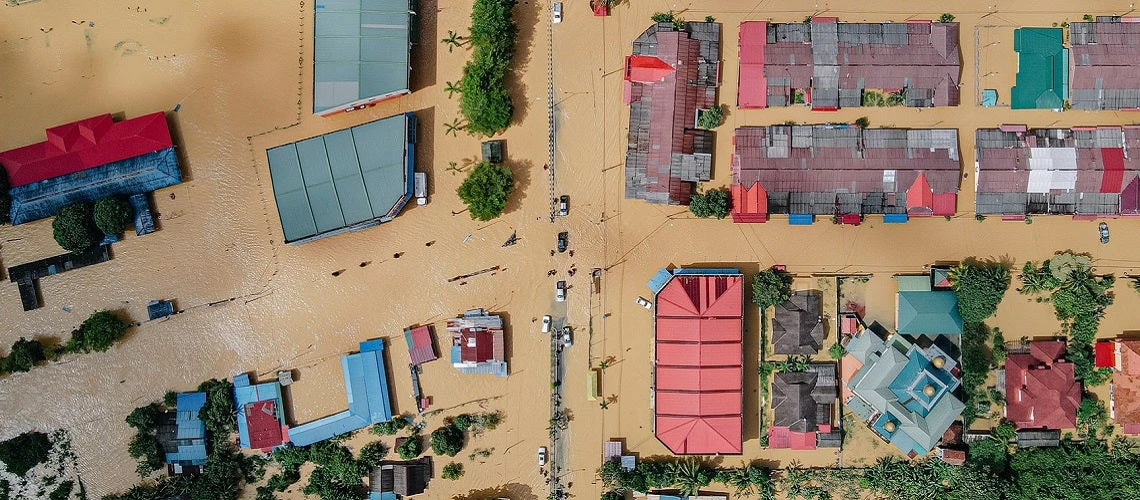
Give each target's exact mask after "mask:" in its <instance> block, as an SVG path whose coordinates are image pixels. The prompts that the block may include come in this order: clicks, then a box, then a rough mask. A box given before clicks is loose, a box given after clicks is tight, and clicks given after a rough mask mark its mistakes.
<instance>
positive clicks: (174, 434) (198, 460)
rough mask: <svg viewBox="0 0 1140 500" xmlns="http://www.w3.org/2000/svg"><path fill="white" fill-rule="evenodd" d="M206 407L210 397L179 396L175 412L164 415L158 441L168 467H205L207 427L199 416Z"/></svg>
mask: <svg viewBox="0 0 1140 500" xmlns="http://www.w3.org/2000/svg"><path fill="white" fill-rule="evenodd" d="M205 405H206V393H204V392H183V393H179V394H178V397H177V399H176V403H175V412H174V413H173V414H171V413H165V414H163V421H162V422H160V424H159V431H158V438H159V442H160V444H161V445H162V450H163V451H164V452H165V456H166V460H165V461H166V463H168V464H172V465H180V466H187V465H193V466H197V465H203V464H205V463H206V424H205V423H204V422H202V420H201V419H199V418H198V412H199V411H200V410H201V409H202V407H203V406H205Z"/></svg>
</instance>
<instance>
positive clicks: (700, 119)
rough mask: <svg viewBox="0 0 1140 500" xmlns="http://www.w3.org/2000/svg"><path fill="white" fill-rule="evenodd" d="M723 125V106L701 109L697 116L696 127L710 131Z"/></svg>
mask: <svg viewBox="0 0 1140 500" xmlns="http://www.w3.org/2000/svg"><path fill="white" fill-rule="evenodd" d="M722 124H724V106H713V107H711V108H709V109H702V110H701V112H700V114H698V115H697V127H700V128H703V129H705V130H712V129H714V128H717V127H719V126H721V125H722Z"/></svg>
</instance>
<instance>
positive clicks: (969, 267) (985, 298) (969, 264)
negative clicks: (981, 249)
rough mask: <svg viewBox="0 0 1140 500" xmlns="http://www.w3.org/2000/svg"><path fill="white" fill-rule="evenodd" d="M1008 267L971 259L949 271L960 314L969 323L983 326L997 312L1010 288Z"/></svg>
mask: <svg viewBox="0 0 1140 500" xmlns="http://www.w3.org/2000/svg"><path fill="white" fill-rule="evenodd" d="M1009 279H1010V274H1009V268H1007V267H1006V266H1005V265H1003V264H1001V263H998V262H981V261H977V260H969V261H966V262H963V263H961V264H959V265H958V266H956V267H955V268H954V269H952V270H951V271H950V284H951V286H953V287H954V293H956V294H957V295H958V312H959V313H960V314H961V315H962V321H963V322H966V323H981V322H982V321H985V320H986V318H989V317H990V316H992V315H993V313H994V312H995V311H997V306H998V304H999V303H1001V299H1002V297H1003V296H1005V291H1006V290H1007V289H1009Z"/></svg>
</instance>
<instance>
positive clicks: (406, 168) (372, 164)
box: [266, 113, 416, 244]
mask: <svg viewBox="0 0 1140 500" xmlns="http://www.w3.org/2000/svg"><path fill="white" fill-rule="evenodd" d="M415 138H416V115H414V114H412V113H404V114H402V115H396V116H392V117H388V118H383V119H380V120H376V121H372V122H368V123H364V124H361V125H357V126H355V127H352V128H348V129H345V130H338V131H336V132H332V133H328V134H325V135H320V136H317V137H312V138H309V139H305V140H302V141H298V142H294V143H290V144H285V145H282V146H277V147H275V148H271V149H269V150H267V151H266V154H267V156H268V157H269V176H270V179H271V181H272V184H273V198H274V200H275V201H276V202H277V213H278V215H279V216H280V217H281V230H282V232H283V233H284V236H285V241H286V242H287V243H293V244H300V243H305V242H308V241H312V240H316V239H320V238H325V237H328V236H332V235H335V234H340V233H343V232H347V231H357V230H360V229H365V228H369V227H372V226H376V225H378V224H380V223H382V222H387V221H389V220H392V219H393V218H395V217H396V214H398V213H399V212H400V210H401V209H403V208H404V205H405V204H407V202H408V200H409V199H411V197H412V187H413V182H414V181H413V179H414V176H413V175H412V174H413V172H414V170H415V142H416V139H415Z"/></svg>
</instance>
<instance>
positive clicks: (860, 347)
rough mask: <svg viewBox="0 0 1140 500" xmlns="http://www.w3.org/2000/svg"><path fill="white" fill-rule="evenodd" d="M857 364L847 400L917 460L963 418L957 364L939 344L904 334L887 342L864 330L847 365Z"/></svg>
mask: <svg viewBox="0 0 1140 500" xmlns="http://www.w3.org/2000/svg"><path fill="white" fill-rule="evenodd" d="M849 358H850V360H852V361H855V362H857V363H858V366H859V370H858V371H856V372H855V374H854V375H853V376H852V377H851V378H850V379H849V380H845V381H844V382H845V384H846V386H847V387H848V388H849V389H850V390H851V393H852V395H851V396H850V397H849V398H848V399H847V400H846V401H845V402H844V404H845V405H846V406H847V408H848V409H850V410H851V411H852V412H853V413H855V414H856V415H857V416H859V417H860V418H861V419H863V420H864V421H865V422H867V424H868V425H869V426H870V427H871V430H872V431H874V432H875V434H878V435H879V437H881V438H882V439H883V440H885V441H887V442H889V443H891V444H893V445H895V446H896V447H898V448H899V449H900V450H902V452H903V453H905V454H907V455H908V456H911V457H914V456H919V455H926V454H927V453H929V452H930V451H931V450H933V449H934V447H935V446H936V445H937V444H938V442H939V441H940V440H941V439H942V436H943V434H944V433H945V432H946V430H947V429H949V428H950V426H951V425H952V424H953V423H954V421H955V420H956V419H957V418H958V417H959V416H960V415H961V414H962V409H963V408H965V405H964V404H963V403H962V401H961V400H960V399H958V397H957V396H955V395H954V391H955V390H956V389H957V388H958V386H959V385H961V381H960V380H959V379H958V378H957V377H956V376H955V375H954V373H956V368H957V362H956V361H955V360H954V359H953V358H951V357H950V356H949V355H947V354H946V353H945V352H943V351H942V350H941V349H940V348H939V347H938V346H937V343H935V344H932V345H931V346H930V347H925V348H924V347H921V346H919V345H918V344H915V343H912V342H911V341H910V340H907V338H906V337H905V336H903V335H891V336H890V337H889V338H887V339H886V340H883V339H882V338H881V337H879V336H878V334H876V333H875V332H873V331H871V330H863V331H862V332H860V333H859V334H858V335H856V336H855V337H853V338H852V339H851V341H850V342H848V344H847V355H846V357H845V358H844V359H843V360H842V363H844V364H846V363H848V362H849Z"/></svg>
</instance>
